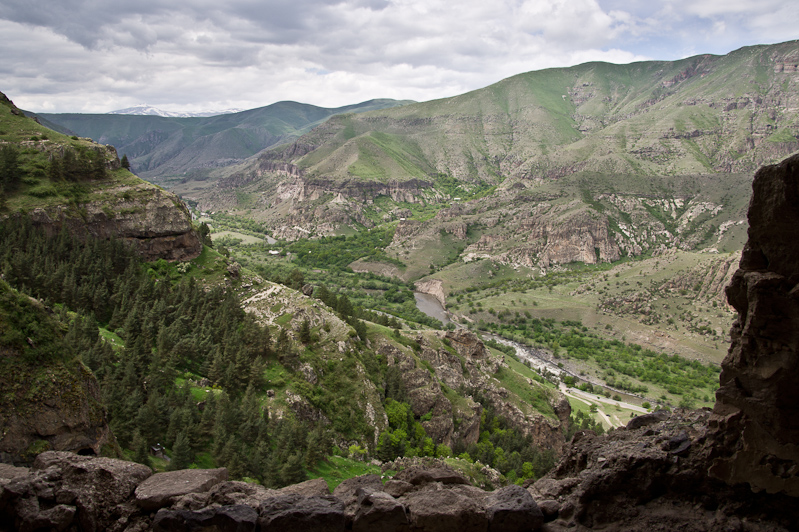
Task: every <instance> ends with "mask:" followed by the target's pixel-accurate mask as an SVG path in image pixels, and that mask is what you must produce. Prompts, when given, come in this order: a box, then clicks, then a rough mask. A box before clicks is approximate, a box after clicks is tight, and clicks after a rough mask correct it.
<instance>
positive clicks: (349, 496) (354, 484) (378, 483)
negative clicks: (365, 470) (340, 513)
mask: <svg viewBox="0 0 799 532" xmlns="http://www.w3.org/2000/svg"><path fill="white" fill-rule="evenodd" d="M363 488H370V489H372V490H378V491H379V490H382V489H383V481H382V480H381V479H380V475H363V476H360V477H353V478H348V479H347V480H345V481H343V482H342V483H341V484H339V485H338V486H336V489H334V490H333V496H334V497H336V498H337V499H338V500H340V501H341V502H342V503H343V504H344V507H345V508H346V511H347V517H348V518H349V519H352V517H353V516H354V515H355V511H356V510H357V509H358V505H359V502H358V501H359V498H358V497H359V496H358V492H359V490H361V489H363Z"/></svg>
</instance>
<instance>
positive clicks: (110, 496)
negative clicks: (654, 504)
mask: <svg viewBox="0 0 799 532" xmlns="http://www.w3.org/2000/svg"><path fill="white" fill-rule="evenodd" d="M543 519H544V518H543V515H542V513H541V511H540V510H539V508H538V506H537V505H536V503H535V501H534V500H533V497H532V496H531V495H530V493H529V492H528V491H527V490H525V489H524V488H522V487H521V486H515V485H514V486H508V487H504V488H501V489H498V490H496V491H493V492H486V491H484V490H482V489H480V488H476V487H474V486H471V485H469V483H468V481H467V480H466V479H465V478H463V477H462V476H461V475H459V474H458V473H456V472H454V471H452V470H451V469H449V468H444V467H441V468H432V469H422V468H418V467H411V468H408V469H406V470H404V471H401V472H400V473H398V474H397V475H396V476H395V477H394V478H393V479H390V480H388V481H387V482H386V483H385V484H384V483H383V481H382V480H381V478H380V476H379V475H366V476H362V477H356V478H352V479H349V480H346V481H344V482H343V483H342V484H340V485H339V486H338V487H337V488H336V489H335V490H334V491H333V493H332V494H331V493H330V491H329V490H328V487H327V484H326V483H325V481H324V480H322V479H315V480H309V481H307V482H303V483H301V484H295V485H292V486H288V487H286V488H283V489H280V490H270V489H266V488H264V487H263V486H259V485H255V484H247V483H245V482H236V481H228V480H227V470H226V469H224V468H220V469H207V470H202V469H186V470H181V471H172V472H166V473H156V474H152V472H151V471H150V469H149V468H148V467H146V466H143V465H140V464H136V463H133V462H125V461H122V460H116V459H111V458H94V457H86V456H79V455H75V454H71V453H67V452H56V451H51V452H46V453H42V454H41V455H39V457H38V458H37V459H36V461H35V462H34V464H33V467H32V468H30V469H27V468H20V467H13V466H8V465H0V529H2V530H20V531H34V530H59V531H62V530H75V531H78V530H85V531H99V530H108V531H131V532H132V531H144V530H156V531H189V530H214V531H220V532H221V531H228V530H229V531H237V532H245V531H256V530H263V531H270V530H280V531H282V532H291V531H297V532H300V531H302V532H313V531H320V532H321V531H325V532H328V531H336V530H341V531H344V530H361V531H383V530H385V531H395V530H396V531H410V530H430V531H439V530H440V531H458V532H467V531H478V530H480V531H488V530H502V531H511V532H512V531H523V530H537V529H540V528H541V526H542V524H543Z"/></svg>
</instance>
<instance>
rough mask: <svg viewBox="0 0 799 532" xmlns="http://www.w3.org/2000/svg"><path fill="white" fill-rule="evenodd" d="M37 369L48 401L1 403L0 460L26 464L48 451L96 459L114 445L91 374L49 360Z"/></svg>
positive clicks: (74, 365)
mask: <svg viewBox="0 0 799 532" xmlns="http://www.w3.org/2000/svg"><path fill="white" fill-rule="evenodd" d="M41 371H42V372H43V373H45V375H44V376H43V377H42V375H37V382H39V383H40V385H41V386H42V387H43V388H45V390H46V391H45V392H44V393H47V396H48V398H47V399H46V400H44V401H35V400H34V401H31V400H24V399H17V400H16V402H15V405H14V408H13V409H11V410H9V409H8V408H6V407H5V406H6V405H4V408H3V411H4V412H9V414H8V416H7V417H6V416H3V418H2V419H0V430H2V433H1V434H0V459H2V461H3V462H11V463H16V464H30V463H31V461H32V460H33V459H34V458H35V456H36V453H38V452H42V451H46V450H58V451H72V452H80V453H83V454H87V455H100V454H101V452H102V451H103V448H104V447H105V446H110V447H111V448H113V447H114V446H116V440H115V439H114V436H113V435H112V434H111V429H110V428H109V427H108V420H107V418H106V413H105V408H104V407H103V405H102V402H101V397H100V387H99V385H98V384H97V379H95V377H94V375H93V374H92V372H91V371H90V370H89V369H88V368H87V367H86V366H84V365H83V364H81V363H80V362H72V363H64V362H51V363H47V364H44V365H43V366H42V368H41ZM48 377H50V378H48ZM56 377H57V378H56ZM0 382H3V379H0Z"/></svg>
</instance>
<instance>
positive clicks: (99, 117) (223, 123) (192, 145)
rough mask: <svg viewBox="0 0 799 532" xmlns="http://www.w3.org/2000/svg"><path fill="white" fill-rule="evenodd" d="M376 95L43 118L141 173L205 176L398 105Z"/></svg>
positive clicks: (148, 175)
mask: <svg viewBox="0 0 799 532" xmlns="http://www.w3.org/2000/svg"><path fill="white" fill-rule="evenodd" d="M406 103H408V102H401V101H395V100H388V99H378V100H370V101H367V102H363V103H360V104H355V105H348V106H345V107H339V108H335V109H328V108H323V107H316V106H313V105H307V104H301V103H297V102H278V103H275V104H272V105H269V106H266V107H261V108H258V109H251V110H248V111H242V112H240V113H232V114H224V115H218V116H211V117H207V118H167V117H160V116H128V115H112V114H47V113H40V114H37V115H34V116H37V117H38V118H39V119H40V120H41V121H42V122H43V123H47V124H52V125H53V126H55V127H56V128H57V129H60V130H62V131H64V132H69V133H70V134H73V133H74V134H76V135H78V136H81V137H89V138H92V139H94V140H95V141H97V142H100V143H102V144H110V145H112V146H114V147H115V148H116V149H117V151H118V152H119V153H121V154H126V155H127V156H128V158H129V159H130V161H131V165H132V168H133V169H134V170H135V171H136V173H137V174H139V175H141V176H143V177H145V178H147V179H150V180H152V181H158V180H159V179H161V178H163V177H166V176H185V175H186V174H187V173H191V174H197V173H198V172H199V174H200V175H201V174H202V172H203V169H205V170H207V169H209V168H216V167H224V166H228V165H230V164H233V163H235V162H240V161H242V160H243V159H246V158H247V157H250V156H251V155H254V154H255V153H258V152H259V151H261V150H263V149H265V148H268V147H270V146H273V145H276V144H281V143H285V142H289V141H291V140H293V139H295V138H297V137H299V136H300V135H302V134H303V133H307V132H308V131H310V130H311V129H312V128H314V127H315V126H317V125H319V124H321V123H322V122H324V121H325V120H327V119H328V118H329V117H331V116H333V115H335V114H339V113H358V112H364V111H370V110H375V109H382V108H385V107H392V106H395V105H404V104H406Z"/></svg>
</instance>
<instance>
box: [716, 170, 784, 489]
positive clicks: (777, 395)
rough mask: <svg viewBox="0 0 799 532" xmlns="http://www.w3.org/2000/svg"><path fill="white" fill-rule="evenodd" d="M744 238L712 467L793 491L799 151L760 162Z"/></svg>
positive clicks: (725, 475)
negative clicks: (776, 161)
mask: <svg viewBox="0 0 799 532" xmlns="http://www.w3.org/2000/svg"><path fill="white" fill-rule="evenodd" d="M752 188H753V194H752V201H751V203H750V205H749V241H748V242H747V244H746V247H745V248H744V251H743V255H742V257H741V263H740V268H739V270H738V271H737V272H736V273H735V275H734V277H733V279H732V283H731V284H730V286H729V287H728V288H727V296H728V298H729V301H730V303H731V304H732V306H733V307H735V309H736V310H737V311H738V318H737V319H736V321H735V323H734V324H733V327H732V331H731V336H732V345H731V346H730V351H729V354H728V355H727V358H725V359H724V362H722V366H721V367H722V373H721V377H720V380H721V387H720V388H719V390H718V392H717V393H716V407H715V410H714V413H715V418H714V422H715V423H717V425H718V437H719V439H720V441H722V442H724V445H721V446H719V449H718V452H717V456H716V458H715V459H714V461H713V466H712V468H711V472H712V473H713V474H714V475H715V476H717V477H719V478H721V479H723V480H725V481H727V482H730V483H740V482H746V483H749V484H750V485H751V486H752V489H754V490H757V491H760V490H766V491H767V492H769V493H787V494H789V495H792V496H794V497H797V496H799V466H797V464H799V332H798V331H799V302H798V301H797V293H798V292H797V290H799V288H798V287H799V246H798V245H797V242H799V156H794V157H791V158H789V159H786V160H785V161H783V162H782V163H780V164H778V165H774V166H768V167H764V168H762V169H760V170H759V171H758V172H757V174H756V175H755V180H754V183H753V186H752Z"/></svg>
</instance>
